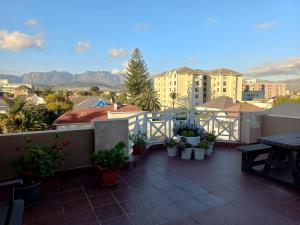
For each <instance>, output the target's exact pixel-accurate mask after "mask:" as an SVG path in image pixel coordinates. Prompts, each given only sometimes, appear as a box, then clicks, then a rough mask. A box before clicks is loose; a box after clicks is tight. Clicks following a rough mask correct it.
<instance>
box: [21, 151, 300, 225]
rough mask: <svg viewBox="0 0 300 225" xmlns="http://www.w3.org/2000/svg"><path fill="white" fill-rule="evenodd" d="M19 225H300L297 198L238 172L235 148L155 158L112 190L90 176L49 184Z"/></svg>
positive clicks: (157, 153)
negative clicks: (197, 156)
mask: <svg viewBox="0 0 300 225" xmlns="http://www.w3.org/2000/svg"><path fill="white" fill-rule="evenodd" d="M24 224H26V225H37V224H43V225H47V224H51V225H52V224H55V225H60V224H63V225H66V224H68V225H99V224H101V225H129V224H130V225H132V224H136V225H155V224H165V225H194V224H195V225H196V224H202V225H203V224H207V225H300V193H297V192H296V191H295V190H290V189H286V188H284V187H282V186H279V185H277V184H274V183H272V182H269V181H266V180H263V179H261V178H258V177H255V176H252V175H249V174H244V173H241V172H240V153H239V152H237V151H235V150H234V149H226V148H218V149H216V151H215V153H214V154H213V156H211V157H210V158H208V159H205V160H204V161H183V160H181V159H179V158H178V159H169V158H168V157H167V156H166V152H164V151H153V152H150V153H149V154H148V155H147V156H146V157H144V159H143V161H141V162H139V164H138V166H137V167H136V168H134V169H132V170H130V171H124V172H122V174H121V179H120V184H119V185H118V186H115V187H113V188H109V189H100V188H99V187H98V186H97V183H96V177H95V176H94V175H91V174H89V175H88V174H87V175H85V176H77V177H71V178H68V179H58V180H55V181H49V182H46V183H45V184H44V186H43V191H42V197H41V201H40V203H39V205H38V206H37V207H35V208H33V209H27V210H26V212H25V215H24Z"/></svg>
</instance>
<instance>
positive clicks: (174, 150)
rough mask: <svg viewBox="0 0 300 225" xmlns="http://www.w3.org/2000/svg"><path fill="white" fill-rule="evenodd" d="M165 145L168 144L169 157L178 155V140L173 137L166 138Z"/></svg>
mask: <svg viewBox="0 0 300 225" xmlns="http://www.w3.org/2000/svg"><path fill="white" fill-rule="evenodd" d="M165 145H166V146H167V151H168V156H169V157H176V156H177V152H178V151H177V148H176V145H177V142H176V141H175V140H173V139H166V140H165Z"/></svg>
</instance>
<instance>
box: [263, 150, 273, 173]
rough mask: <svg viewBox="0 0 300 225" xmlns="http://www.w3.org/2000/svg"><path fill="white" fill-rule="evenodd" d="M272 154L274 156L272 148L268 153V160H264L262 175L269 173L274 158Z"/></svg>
mask: <svg viewBox="0 0 300 225" xmlns="http://www.w3.org/2000/svg"><path fill="white" fill-rule="evenodd" d="M274 154H275V151H274V149H273V148H271V149H270V153H269V155H268V158H267V159H266V162H265V166H264V169H263V172H264V173H269V172H270V169H271V166H272V162H273V158H274Z"/></svg>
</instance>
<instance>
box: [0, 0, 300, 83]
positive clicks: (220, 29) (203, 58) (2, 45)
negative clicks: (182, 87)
mask: <svg viewBox="0 0 300 225" xmlns="http://www.w3.org/2000/svg"><path fill="white" fill-rule="evenodd" d="M299 12H300V0H251V1H240V0H226V1H225V0H224V1H222V0H219V1H217V0H207V1H206V0H151V1H149V0H139V1H138V0H118V1H117V0H109V1H105V0H94V1H92V0H85V1H83V0H77V1H75V0H64V1H63V0H60V1H58V0H51V1H50V0H43V1H41V0H32V1H29V0H0V73H2V74H3V73H5V74H16V75H21V74H23V73H26V72H31V71H50V70H62V71H69V72H72V73H82V72H85V71H96V70H106V71H112V72H113V73H118V72H120V71H123V70H124V66H126V62H127V61H128V60H129V59H130V54H131V52H132V49H134V48H136V47H138V48H140V50H141V52H142V54H143V56H144V59H145V62H146V63H147V65H148V68H149V71H150V73H151V74H156V73H161V72H163V71H167V70H170V69H174V68H178V67H183V66H187V67H190V68H194V69H216V68H221V67H224V68H230V69H232V70H235V71H238V72H241V73H245V74H246V75H247V77H254V78H259V79H271V80H276V79H288V78H293V77H296V76H300V13H299Z"/></svg>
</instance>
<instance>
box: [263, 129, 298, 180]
mask: <svg viewBox="0 0 300 225" xmlns="http://www.w3.org/2000/svg"><path fill="white" fill-rule="evenodd" d="M258 141H259V142H261V143H263V144H267V145H271V146H272V149H271V150H270V153H269V156H268V158H267V160H266V162H265V165H264V169H263V173H264V174H269V172H270V170H271V168H272V166H276V165H277V164H280V163H286V164H287V168H288V169H289V171H291V173H292V177H293V181H294V184H295V185H296V186H299V185H300V169H299V161H300V133H293V134H281V135H273V136H266V137H260V138H258Z"/></svg>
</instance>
